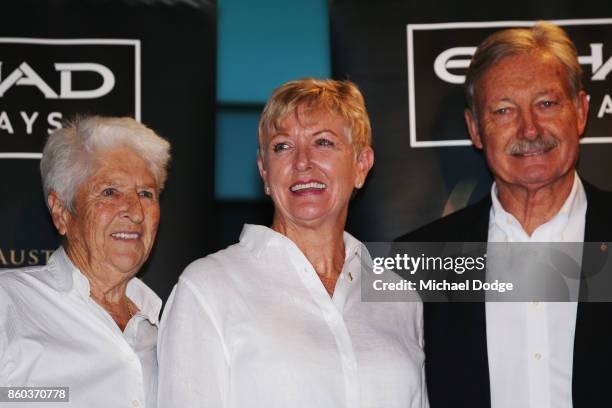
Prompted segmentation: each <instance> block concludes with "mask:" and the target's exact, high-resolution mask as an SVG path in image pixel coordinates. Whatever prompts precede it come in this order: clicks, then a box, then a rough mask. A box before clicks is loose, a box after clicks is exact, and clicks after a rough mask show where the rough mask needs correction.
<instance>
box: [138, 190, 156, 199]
mask: <svg viewBox="0 0 612 408" xmlns="http://www.w3.org/2000/svg"><path fill="white" fill-rule="evenodd" d="M138 195H139V196H141V197H144V198H153V197H154V194H153V192H151V191H147V190H143V191H141V192H139V193H138Z"/></svg>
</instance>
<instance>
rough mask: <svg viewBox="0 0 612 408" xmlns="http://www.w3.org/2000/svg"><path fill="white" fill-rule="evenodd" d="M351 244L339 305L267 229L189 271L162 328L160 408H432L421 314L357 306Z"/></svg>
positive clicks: (357, 258)
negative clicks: (425, 366)
mask: <svg viewBox="0 0 612 408" xmlns="http://www.w3.org/2000/svg"><path fill="white" fill-rule="evenodd" d="M344 242H345V248H346V257H345V262H344V268H343V270H342V273H341V274H340V276H339V277H338V281H337V283H336V287H335V291H334V294H333V296H332V297H330V296H329V294H328V293H327V291H326V290H325V288H324V286H323V284H322V283H321V280H320V279H319V277H318V275H317V274H316V272H315V270H314V269H313V267H312V265H311V264H310V263H309V262H308V260H307V259H306V257H305V256H304V254H303V253H302V252H301V251H300V250H299V249H298V247H297V246H296V245H295V244H294V243H293V242H292V241H291V240H290V239H288V238H287V237H285V236H283V235H281V234H279V233H276V232H274V231H273V230H271V229H269V228H266V227H262V226H254V225H246V226H245V227H244V230H243V232H242V235H241V237H240V243H238V244H236V245H232V246H230V247H229V248H227V249H225V250H223V251H220V252H217V253H216V254H213V255H210V256H208V257H206V258H203V259H200V260H197V261H195V262H194V263H192V264H191V265H190V266H189V267H188V268H187V269H186V270H185V272H184V273H183V274H182V275H181V277H180V279H179V283H178V284H177V286H176V287H175V288H174V291H173V292H172V295H171V296H170V299H169V301H168V305H167V307H166V309H165V311H164V316H163V318H162V323H161V327H160V338H159V348H158V358H159V364H160V378H159V401H158V404H159V406H160V407H161V408H171V407H189V408H194V407H206V408H214V407H232V408H234V407H235V408H246V407H262V408H275V407H277V408H287V407H291V408H300V407H304V408H312V407H317V408H332V407H333V408H340V407H347V408H359V407H364V408H366V407H381V408H382V407H384V408H393V407H398V408H399V407H403V408H406V407H423V406H426V404H427V397H426V392H425V383H424V372H423V363H424V355H423V350H422V343H423V339H422V304H421V303H419V302H406V303H401V302H388V303H383V302H362V301H361V285H360V282H361V273H362V270H361V259H362V255H361V253H362V251H365V252H367V251H366V250H365V248H364V247H362V245H361V243H360V242H359V241H357V240H356V239H355V238H353V237H351V236H350V235H349V234H347V233H345V234H344Z"/></svg>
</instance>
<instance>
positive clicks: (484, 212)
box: [423, 195, 491, 408]
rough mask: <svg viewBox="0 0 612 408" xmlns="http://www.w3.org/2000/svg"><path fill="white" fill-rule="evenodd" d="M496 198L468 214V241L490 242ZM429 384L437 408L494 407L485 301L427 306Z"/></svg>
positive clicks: (465, 216)
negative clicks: (490, 228) (493, 204)
mask: <svg viewBox="0 0 612 408" xmlns="http://www.w3.org/2000/svg"><path fill="white" fill-rule="evenodd" d="M490 209H491V198H490V196H489V195H487V196H486V197H485V198H484V199H482V200H480V201H479V202H477V203H476V204H474V205H473V206H472V207H467V208H466V209H465V212H464V214H462V224H463V226H462V228H460V230H461V233H460V235H462V236H461V238H460V239H458V240H457V241H463V242H487V238H488V233H489V211H490ZM423 314H424V322H425V326H424V331H425V339H426V342H425V355H426V356H427V359H426V370H425V374H426V381H427V387H428V394H429V398H430V405H431V407H432V408H433V407H436V408H438V407H448V408H451V407H453V408H454V407H461V406H467V405H469V406H470V407H472V408H490V406H491V392H490V385H489V360H488V354H487V330H486V317H485V304H484V303H483V302H466V303H462V302H455V303H430V302H425V303H423Z"/></svg>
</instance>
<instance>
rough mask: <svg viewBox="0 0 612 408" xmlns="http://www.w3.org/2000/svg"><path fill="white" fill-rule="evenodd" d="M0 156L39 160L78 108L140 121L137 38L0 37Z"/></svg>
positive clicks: (80, 111)
mask: <svg viewBox="0 0 612 408" xmlns="http://www.w3.org/2000/svg"><path fill="white" fill-rule="evenodd" d="M0 58H1V60H0V102H1V106H2V107H3V109H2V110H0V159H2V158H17V159H18V158H21V159H38V158H40V157H41V150H42V146H43V145H44V142H45V140H46V136H47V134H48V133H49V132H52V131H53V130H55V129H57V128H59V127H60V126H61V122H62V119H65V118H70V117H71V116H73V115H75V114H78V113H96V114H101V115H117V116H132V117H134V118H136V119H137V120H140V41H139V40H134V39H131V40H130V39H49V38H44V39H43V38H7V37H4V38H0Z"/></svg>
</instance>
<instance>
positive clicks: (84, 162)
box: [40, 116, 170, 212]
mask: <svg viewBox="0 0 612 408" xmlns="http://www.w3.org/2000/svg"><path fill="white" fill-rule="evenodd" d="M124 147H126V148H129V149H131V150H133V151H134V152H135V153H136V154H137V155H138V156H140V157H141V158H142V159H143V160H144V161H145V162H146V163H147V166H148V168H149V171H150V172H151V174H152V175H153V177H154V178H155V183H156V185H157V188H158V189H159V191H161V190H162V189H163V187H164V184H165V182H166V177H167V166H168V162H169V160H170V143H168V141H166V140H165V139H163V138H162V137H160V136H158V135H157V134H156V133H155V132H154V131H152V130H151V129H149V128H147V127H146V126H144V125H142V124H141V123H139V122H137V121H136V120H134V119H132V118H129V117H123V118H119V117H102V116H80V117H76V118H75V119H73V120H71V121H68V122H66V123H65V125H64V126H63V127H62V128H60V129H57V130H56V131H54V132H53V133H52V134H51V135H50V136H49V138H48V139H47V143H46V144H45V147H44V149H43V156H42V159H41V161H40V173H41V176H42V182H43V191H44V194H45V201H46V199H47V197H48V196H49V193H50V192H51V191H54V192H55V193H56V194H57V195H58V197H59V200H60V201H61V202H62V204H64V205H65V206H66V208H67V209H68V210H70V211H71V212H74V196H75V194H76V192H77V191H78V189H79V188H80V186H81V184H83V182H85V180H87V178H88V177H89V176H90V175H91V173H92V171H94V170H95V167H94V164H95V161H96V155H97V154H98V153H99V152H101V151H106V150H113V149H118V148H124Z"/></svg>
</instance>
